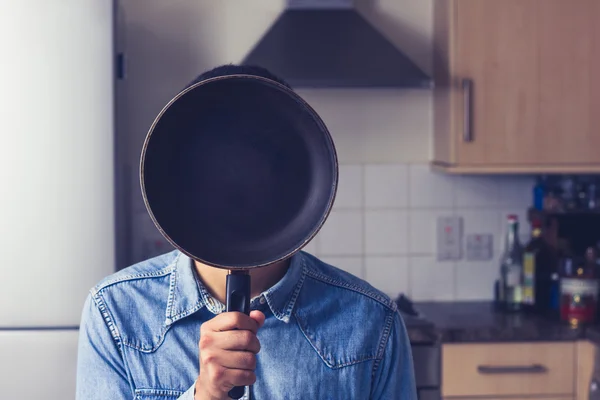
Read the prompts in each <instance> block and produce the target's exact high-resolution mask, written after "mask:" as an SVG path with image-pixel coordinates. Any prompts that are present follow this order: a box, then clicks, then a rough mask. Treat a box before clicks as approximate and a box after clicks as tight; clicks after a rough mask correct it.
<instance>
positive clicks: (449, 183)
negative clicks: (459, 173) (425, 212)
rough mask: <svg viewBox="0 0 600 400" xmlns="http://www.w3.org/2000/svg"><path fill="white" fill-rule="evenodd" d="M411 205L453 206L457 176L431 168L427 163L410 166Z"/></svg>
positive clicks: (420, 206)
mask: <svg viewBox="0 0 600 400" xmlns="http://www.w3.org/2000/svg"><path fill="white" fill-rule="evenodd" d="M408 176H409V178H408V179H409V189H408V193H409V206H410V207H411V208H434V207H442V208H448V207H452V206H453V204H454V185H453V180H454V179H456V177H453V176H449V175H444V174H442V173H440V172H435V171H432V170H431V167H430V166H429V165H427V164H411V165H410V166H409V175H408Z"/></svg>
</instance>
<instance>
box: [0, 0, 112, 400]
mask: <svg viewBox="0 0 600 400" xmlns="http://www.w3.org/2000/svg"><path fill="white" fill-rule="evenodd" d="M113 21H114V4H113V1H112V0H101V1H100V0H13V1H9V0H6V1H0V138H1V140H0V226H1V228H0V398H1V399H7V400H8V399H23V400H28V399H31V400H34V399H35V400H37V399H45V400H54V399H57V400H58V399H61V400H63V399H74V398H75V367H76V356H77V336H78V331H77V327H78V324H79V319H80V315H81V309H82V306H83V302H84V299H85V297H86V295H87V293H88V290H89V289H90V288H91V287H92V286H93V285H94V284H96V283H97V282H98V281H99V280H100V279H101V278H102V277H104V276H106V275H108V274H110V273H112V272H114V271H115V269H116V268H115V265H116V264H115V242H116V240H115V212H114V211H115V196H114V195H115V167H114V165H115V135H114V125H115V123H114V96H113V93H114V69H115V68H114V60H115V58H114V55H113V48H114V43H113V41H114V32H113V31H114V26H113V25H114V22H113Z"/></svg>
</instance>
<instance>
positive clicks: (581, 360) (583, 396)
mask: <svg viewBox="0 0 600 400" xmlns="http://www.w3.org/2000/svg"><path fill="white" fill-rule="evenodd" d="M595 357H596V345H594V344H593V343H591V342H588V341H583V342H579V343H577V386H576V388H575V390H576V399H577V400H588V399H589V397H590V396H589V390H590V381H591V378H592V373H593V371H594V360H595Z"/></svg>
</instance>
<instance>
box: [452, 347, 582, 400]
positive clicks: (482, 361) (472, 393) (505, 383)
mask: <svg viewBox="0 0 600 400" xmlns="http://www.w3.org/2000/svg"><path fill="white" fill-rule="evenodd" d="M576 360H577V357H576V343H574V342H551V343H485V344H445V345H443V346H442V396H443V397H444V398H453V399H454V398H464V397H471V398H477V397H486V398H489V397H492V398H494V397H497V398H500V397H506V396H510V397H512V398H522V397H532V396H534V397H535V398H556V399H558V398H561V399H562V398H574V397H575V382H576V380H575V376H576V368H577V363H576Z"/></svg>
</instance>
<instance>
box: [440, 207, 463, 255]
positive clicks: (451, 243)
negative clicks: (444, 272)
mask: <svg viewBox="0 0 600 400" xmlns="http://www.w3.org/2000/svg"><path fill="white" fill-rule="evenodd" d="M461 239H462V218H461V217H459V216H446V217H439V218H438V220H437V259H438V261H456V260H460V258H461V242H462V240H461Z"/></svg>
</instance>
